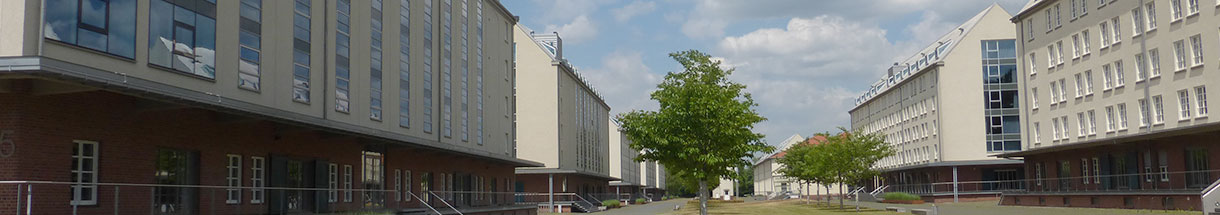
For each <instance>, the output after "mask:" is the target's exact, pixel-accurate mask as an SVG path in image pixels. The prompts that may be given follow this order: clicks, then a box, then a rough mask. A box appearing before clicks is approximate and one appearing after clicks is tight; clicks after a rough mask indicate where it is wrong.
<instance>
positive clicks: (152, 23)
mask: <svg viewBox="0 0 1220 215" xmlns="http://www.w3.org/2000/svg"><path fill="white" fill-rule="evenodd" d="M198 4H203V5H205V6H201V7H197V6H198V5H188V6H181V5H175V4H172V3H169V2H166V1H162V0H155V1H151V3H150V4H149V19H148V20H149V23H148V26H149V29H148V37H149V38H150V39H149V40H148V43H149V44H148V62H149V63H150V64H152V65H156V66H160V67H164V68H169V69H173V70H175V71H178V72H182V73H186V74H189V75H194V76H197V77H200V78H204V79H215V78H216V60H215V59H216V58H215V55H216V54H215V53H216V19H215V14H216V9H215V8H216V5H215V4H214V3H205V2H199V3H198Z"/></svg>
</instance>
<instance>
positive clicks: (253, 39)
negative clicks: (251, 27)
mask: <svg viewBox="0 0 1220 215" xmlns="http://www.w3.org/2000/svg"><path fill="white" fill-rule="evenodd" d="M238 32H240V33H238V39H239V40H240V41H241V44H242V45H245V46H248V47H250V48H254V49H261V47H259V46H260V44H259V43H261V41H259V40H260V38H259V36H258V35H254V34H253V33H250V32H247V31H241V30H239V31H238Z"/></svg>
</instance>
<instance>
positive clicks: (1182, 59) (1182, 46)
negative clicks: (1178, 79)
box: [1153, 40, 1186, 72]
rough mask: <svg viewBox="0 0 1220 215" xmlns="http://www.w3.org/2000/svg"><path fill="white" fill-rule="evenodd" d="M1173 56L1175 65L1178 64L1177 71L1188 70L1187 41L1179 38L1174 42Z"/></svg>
mask: <svg viewBox="0 0 1220 215" xmlns="http://www.w3.org/2000/svg"><path fill="white" fill-rule="evenodd" d="M1173 57H1174V61H1173V62H1174V63H1176V64H1174V65H1176V66H1177V67H1175V68H1176V70H1175V71H1179V72H1180V71H1186V41H1184V40H1178V41H1174V42H1173ZM1153 63H1155V62H1153Z"/></svg>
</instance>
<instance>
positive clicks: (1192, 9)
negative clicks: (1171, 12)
mask: <svg viewBox="0 0 1220 215" xmlns="http://www.w3.org/2000/svg"><path fill="white" fill-rule="evenodd" d="M1186 2H1187V7H1186V11H1187V12H1188V13H1190V14H1188V15H1186V16H1193V15H1195V14H1199V0H1187V1H1186ZM1216 4H1220V3H1216Z"/></svg>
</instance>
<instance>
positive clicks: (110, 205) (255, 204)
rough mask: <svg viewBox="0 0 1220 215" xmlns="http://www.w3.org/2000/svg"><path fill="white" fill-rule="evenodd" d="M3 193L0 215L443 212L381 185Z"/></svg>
mask: <svg viewBox="0 0 1220 215" xmlns="http://www.w3.org/2000/svg"><path fill="white" fill-rule="evenodd" d="M13 187H15V188H16V189H11V188H13ZM0 196H3V197H0V214H18V215H21V214H116V215H117V214H145V213H147V214H169V213H179V212H187V211H194V213H195V214H265V213H268V212H276V213H286V212H293V211H297V212H307V213H314V212H328V209H329V208H330V207H331V206H332V205H342V204H346V205H358V206H359V207H358V208H360V209H359V210H361V211H374V212H375V211H384V212H392V211H396V210H400V209H411V208H418V209H422V208H427V209H428V210H430V211H431V212H434V213H436V214H441V212H440V211H439V210H437V209H436V208H435V207H433V206H432V205H431V204H429V203H428V202H423V201H420V200H422V198H420V196H417V195H415V193H413V192H403V191H399V190H383V189H328V188H300V187H248V186H215V185H166V184H138V183H77V182H57V181H0ZM9 196H15V197H16V198H12V199H11V201H13V202H12V204H7V203H6V202H4V201H10V199H9V198H6V197H9ZM369 196H381V197H382V198H369ZM349 197H350V198H349ZM360 197H365V198H360ZM420 206H422V208H421V207H420ZM347 207H348V208H350V206H347ZM451 208H452V207H451ZM452 209H453V210H454V211H457V212H458V213H459V214H461V212H460V211H459V210H457V209H456V208H452Z"/></svg>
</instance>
